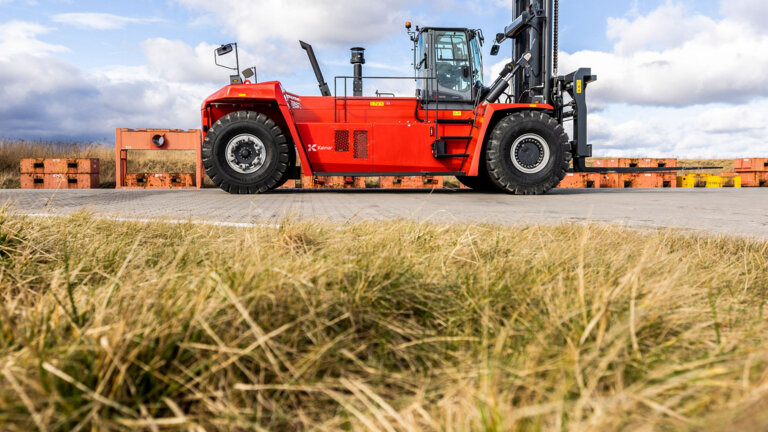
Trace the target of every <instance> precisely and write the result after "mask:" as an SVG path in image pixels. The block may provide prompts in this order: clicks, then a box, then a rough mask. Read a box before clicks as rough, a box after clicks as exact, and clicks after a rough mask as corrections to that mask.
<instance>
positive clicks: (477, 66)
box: [470, 36, 483, 87]
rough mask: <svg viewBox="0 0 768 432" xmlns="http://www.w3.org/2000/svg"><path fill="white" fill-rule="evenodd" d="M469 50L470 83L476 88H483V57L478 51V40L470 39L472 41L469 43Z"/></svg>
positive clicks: (475, 38)
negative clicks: (471, 75)
mask: <svg viewBox="0 0 768 432" xmlns="http://www.w3.org/2000/svg"><path fill="white" fill-rule="evenodd" d="M470 48H471V49H472V64H473V66H474V67H473V68H472V74H473V77H472V78H473V79H472V82H474V83H475V85H477V86H478V87H482V86H483V57H482V54H481V51H480V44H479V43H478V38H477V36H475V37H474V38H472V41H471V42H470Z"/></svg>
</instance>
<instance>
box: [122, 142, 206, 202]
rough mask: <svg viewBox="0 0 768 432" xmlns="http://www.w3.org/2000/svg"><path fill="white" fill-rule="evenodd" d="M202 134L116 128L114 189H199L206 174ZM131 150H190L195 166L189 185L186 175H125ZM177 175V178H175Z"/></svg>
mask: <svg viewBox="0 0 768 432" xmlns="http://www.w3.org/2000/svg"><path fill="white" fill-rule="evenodd" d="M202 139H203V138H202V131H200V130H199V129H192V130H188V131H184V130H178V129H136V130H134V129H117V130H116V131H115V153H116V160H115V162H116V166H117V168H116V177H117V178H116V187H117V188H118V189H122V188H148V189H153V188H160V189H173V188H198V189H199V188H202V187H203V179H204V178H205V172H204V168H203V156H202V142H203V141H202ZM131 150H155V151H189V152H195V155H196V167H195V172H194V173H193V174H192V179H193V181H192V183H190V182H189V181H188V178H187V177H186V176H187V174H171V173H160V174H149V173H141V174H146V175H145V176H143V177H142V176H133V177H131V179H130V180H129V178H128V176H129V173H128V172H127V171H128V152H129V151H131ZM174 176H177V177H174Z"/></svg>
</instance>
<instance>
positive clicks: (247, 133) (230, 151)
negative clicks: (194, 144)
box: [203, 111, 290, 194]
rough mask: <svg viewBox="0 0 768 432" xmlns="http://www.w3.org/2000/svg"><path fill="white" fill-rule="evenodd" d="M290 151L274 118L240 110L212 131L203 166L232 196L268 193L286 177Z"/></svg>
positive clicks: (204, 151)
mask: <svg viewBox="0 0 768 432" xmlns="http://www.w3.org/2000/svg"><path fill="white" fill-rule="evenodd" d="M289 152H290V146H289V144H288V140H287V139H286V138H285V135H284V134H283V131H282V130H281V129H280V127H278V126H277V124H276V123H275V122H274V121H272V119H270V118H269V117H267V116H265V115H264V114H260V113H257V112H253V111H237V112H233V113H231V114H227V115H226V116H224V117H222V118H221V119H219V121H217V122H216V123H215V124H214V125H213V127H211V128H210V129H209V130H208V133H207V134H206V135H205V140H204V141H203V165H204V167H205V172H206V174H208V177H210V179H211V180H212V181H213V182H214V183H215V184H216V185H217V186H218V187H220V188H221V189H223V190H225V191H227V192H229V193H231V194H256V193H264V192H267V191H269V190H272V189H274V188H275V187H277V185H278V184H279V182H280V181H282V180H283V179H284V178H285V177H286V172H287V171H288V165H289V163H290V154H289Z"/></svg>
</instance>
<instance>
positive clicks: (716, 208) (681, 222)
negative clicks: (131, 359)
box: [0, 188, 768, 239]
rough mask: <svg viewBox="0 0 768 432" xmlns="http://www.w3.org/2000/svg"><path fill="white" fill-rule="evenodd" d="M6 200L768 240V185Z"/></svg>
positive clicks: (10, 199) (51, 207) (211, 214)
mask: <svg viewBox="0 0 768 432" xmlns="http://www.w3.org/2000/svg"><path fill="white" fill-rule="evenodd" d="M0 202H2V203H3V204H6V205H8V204H10V205H11V206H12V207H13V208H14V209H15V211H16V212H18V213H23V214H57V215H61V214H69V213H72V212H75V211H78V210H81V209H88V210H90V211H93V212H95V213H97V214H102V215H108V216H115V217H128V218H141V219H144V218H168V219H176V220H179V219H189V218H192V219H195V220H200V221H216V222H227V223H243V222H244V223H271V222H277V221H279V220H281V219H282V218H284V217H285V216H289V215H290V216H293V217H301V218H308V217H317V218H323V219H328V220H334V221H345V220H392V219H398V218H410V219H419V220H434V221H455V222H468V221H472V222H493V223H501V224H508V225H514V224H530V223H550V222H562V221H595V222H610V223H617V224H625V225H629V226H633V227H679V228H684V229H691V230H695V231H703V232H712V233H719V234H732V235H744V236H751V237H756V238H761V239H768V188H763V189H612V190H609V189H603V190H556V191H553V192H551V193H550V194H547V195H545V196H538V197H517V196H509V195H502V194H481V193H474V192H471V191H450V190H446V191H436V192H434V193H429V192H423V191H397V192H392V191H284V192H282V191H281V192H275V193H271V194H267V195H255V196H233V195H228V194H226V193H224V192H221V191H219V190H218V189H205V190H199V191H160V190H142V191H135V190H108V189H102V190H77V191H55V192H54V191H42V190H4V191H0Z"/></svg>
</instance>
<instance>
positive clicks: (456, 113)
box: [453, 111, 461, 117]
mask: <svg viewBox="0 0 768 432" xmlns="http://www.w3.org/2000/svg"><path fill="white" fill-rule="evenodd" d="M453 116H454V117H461V111H454V112H453Z"/></svg>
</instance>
